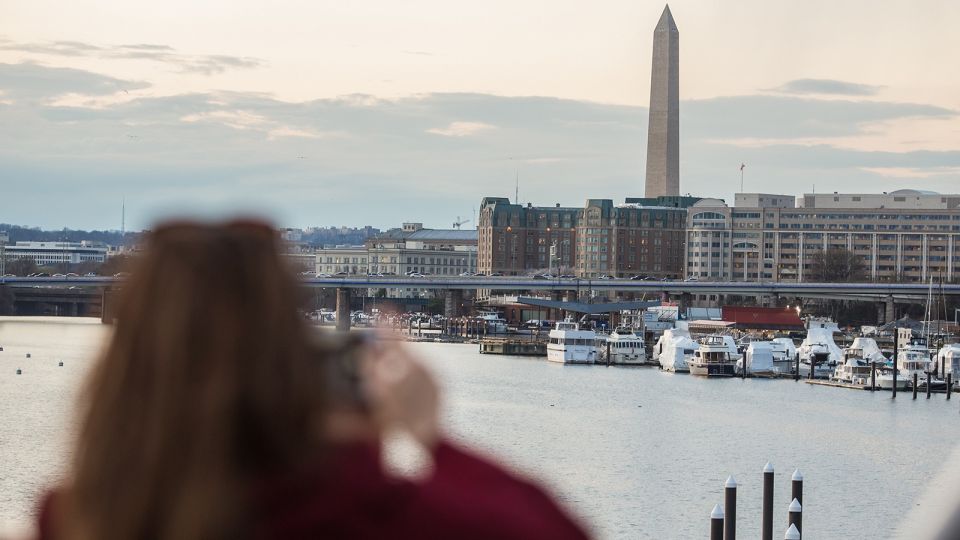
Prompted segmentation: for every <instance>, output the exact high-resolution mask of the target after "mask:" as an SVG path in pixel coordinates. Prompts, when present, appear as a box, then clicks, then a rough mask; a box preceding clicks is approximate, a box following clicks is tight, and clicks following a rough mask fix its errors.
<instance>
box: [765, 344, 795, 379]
mask: <svg viewBox="0 0 960 540" xmlns="http://www.w3.org/2000/svg"><path fill="white" fill-rule="evenodd" d="M770 348H771V349H772V352H773V368H774V369H775V370H776V371H777V373H780V374H782V375H786V374H790V373H793V372H794V371H796V369H797V358H798V356H797V346H796V345H794V343H793V340H792V339H790V338H787V337H778V338H773V340H772V341H771V342H770Z"/></svg>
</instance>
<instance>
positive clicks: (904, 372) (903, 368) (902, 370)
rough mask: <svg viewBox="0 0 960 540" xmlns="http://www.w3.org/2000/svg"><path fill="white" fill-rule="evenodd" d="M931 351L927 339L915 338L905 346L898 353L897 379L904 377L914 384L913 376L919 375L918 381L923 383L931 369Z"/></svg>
mask: <svg viewBox="0 0 960 540" xmlns="http://www.w3.org/2000/svg"><path fill="white" fill-rule="evenodd" d="M930 363H931V359H930V349H929V347H927V339H926V338H922V337H915V338H912V339H911V340H910V342H909V343H908V344H907V345H906V346H905V347H901V348H900V350H899V351H898V353H897V369H898V370H899V372H898V373H897V377H903V378H904V379H906V380H907V381H910V383H911V384H913V376H914V374H916V375H917V381H923V380H924V379H926V378H927V374H928V372H929V371H930V369H931V366H930Z"/></svg>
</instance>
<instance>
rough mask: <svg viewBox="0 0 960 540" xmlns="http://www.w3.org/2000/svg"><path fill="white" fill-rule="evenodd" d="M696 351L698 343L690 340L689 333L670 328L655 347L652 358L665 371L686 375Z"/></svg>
mask: <svg viewBox="0 0 960 540" xmlns="http://www.w3.org/2000/svg"><path fill="white" fill-rule="evenodd" d="M696 350H697V343H696V342H695V341H693V340H692V339H690V333H689V332H687V331H686V330H681V329H679V328H668V329H667V330H664V331H663V335H661V336H660V338H659V339H658V340H657V343H656V345H654V346H653V354H652V357H653V359H654V360H655V361H657V362H659V363H660V368H661V369H663V370H664V371H673V372H676V373H686V372H689V371H690V361H691V360H692V359H693V354H694V353H695V352H696Z"/></svg>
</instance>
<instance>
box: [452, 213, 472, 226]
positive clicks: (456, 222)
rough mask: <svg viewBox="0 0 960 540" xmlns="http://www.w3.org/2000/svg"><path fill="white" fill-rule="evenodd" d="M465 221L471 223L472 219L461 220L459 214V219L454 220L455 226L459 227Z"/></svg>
mask: <svg viewBox="0 0 960 540" xmlns="http://www.w3.org/2000/svg"><path fill="white" fill-rule="evenodd" d="M464 223H470V220H469V219H464V220H461V219H460V216H457V220H456V221H454V222H453V228H454V229H459V228H460V226H461V225H463V224H464Z"/></svg>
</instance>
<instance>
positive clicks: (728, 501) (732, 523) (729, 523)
mask: <svg viewBox="0 0 960 540" xmlns="http://www.w3.org/2000/svg"><path fill="white" fill-rule="evenodd" d="M723 504H724V506H726V514H725V515H724V518H723V540H737V480H736V479H735V478H734V477H733V476H729V477H727V483H726V484H724V486H723Z"/></svg>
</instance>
